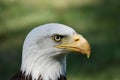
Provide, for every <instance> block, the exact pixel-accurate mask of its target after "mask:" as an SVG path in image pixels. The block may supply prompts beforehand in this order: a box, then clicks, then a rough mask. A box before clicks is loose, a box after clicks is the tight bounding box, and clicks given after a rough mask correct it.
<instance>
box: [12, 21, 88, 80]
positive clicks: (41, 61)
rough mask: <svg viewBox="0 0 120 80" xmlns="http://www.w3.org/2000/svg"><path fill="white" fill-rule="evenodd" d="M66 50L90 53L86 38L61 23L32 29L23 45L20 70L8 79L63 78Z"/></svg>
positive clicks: (62, 79)
mask: <svg viewBox="0 0 120 80" xmlns="http://www.w3.org/2000/svg"><path fill="white" fill-rule="evenodd" d="M70 51H75V52H80V53H82V54H87V57H89V56H90V46H89V43H88V42H87V40H86V39H85V38H84V37H83V36H82V35H80V34H78V33H77V32H76V31H75V30H74V29H72V28H71V27H68V26H66V25H63V24H58V23H49V24H45V25H42V26H38V27H36V28H34V29H33V30H32V31H31V32H30V33H29V34H28V35H27V37H26V39H25V41H24V44H23V51H22V63H21V68H20V70H19V71H18V72H17V73H16V74H15V75H14V76H12V77H11V78H10V80H66V55H67V54H68V52H70Z"/></svg>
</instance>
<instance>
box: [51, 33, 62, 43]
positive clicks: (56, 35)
mask: <svg viewBox="0 0 120 80" xmlns="http://www.w3.org/2000/svg"><path fill="white" fill-rule="evenodd" d="M63 37H64V36H63V35H59V34H55V35H53V36H52V38H53V40H54V41H56V42H60V41H61V40H62V38H63Z"/></svg>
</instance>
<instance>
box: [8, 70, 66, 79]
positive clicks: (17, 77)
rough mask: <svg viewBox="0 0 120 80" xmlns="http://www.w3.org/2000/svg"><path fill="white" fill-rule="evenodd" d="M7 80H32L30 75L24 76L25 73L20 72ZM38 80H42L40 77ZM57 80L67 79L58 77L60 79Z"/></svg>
mask: <svg viewBox="0 0 120 80" xmlns="http://www.w3.org/2000/svg"><path fill="white" fill-rule="evenodd" d="M9 80H32V75H28V76H25V73H22V72H21V71H19V72H17V73H16V74H15V75H14V76H12V77H11V78H10V79H9ZM38 80H43V79H42V78H41V76H40V77H39V78H38ZM57 80H67V79H66V77H65V76H62V75H60V77H59V78H58V79H57Z"/></svg>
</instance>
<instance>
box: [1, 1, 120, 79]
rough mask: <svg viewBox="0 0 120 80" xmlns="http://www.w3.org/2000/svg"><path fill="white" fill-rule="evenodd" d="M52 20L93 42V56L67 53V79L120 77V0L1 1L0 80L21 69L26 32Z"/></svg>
mask: <svg viewBox="0 0 120 80" xmlns="http://www.w3.org/2000/svg"><path fill="white" fill-rule="evenodd" d="M50 22H54V23H55V22H57V23H62V24H65V25H68V26H71V27H73V28H74V29H75V30H76V31H77V32H78V33H80V34H82V35H83V36H84V37H85V38H86V39H87V40H88V41H89V43H90V44H91V48H92V53H91V56H90V59H87V58H86V56H85V55H80V54H69V55H68V57H67V78H68V80H120V0H59V1H57V0H0V80H7V79H8V78H9V77H10V76H11V75H13V74H14V73H15V72H17V71H18V70H19V69H20V65H21V53H22V44H23V41H24V38H25V37H26V35H27V33H28V32H29V31H30V30H31V29H33V28H34V27H36V26H39V25H42V24H46V23H50Z"/></svg>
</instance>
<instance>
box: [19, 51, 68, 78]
mask: <svg viewBox="0 0 120 80" xmlns="http://www.w3.org/2000/svg"><path fill="white" fill-rule="evenodd" d="M30 50H31V49H30ZM47 51H48V50H47ZM23 52H24V51H23ZM28 52H29V53H26V54H29V56H28V55H25V56H22V65H21V71H22V72H23V73H24V74H25V76H29V75H31V76H32V80H38V79H39V78H41V79H42V80H58V79H59V78H60V77H61V76H63V77H65V76H66V54H65V53H61V54H60V53H59V52H58V53H55V54H58V55H56V56H55V55H54V57H53V55H52V56H49V55H47V53H44V52H46V51H38V50H37V52H36V51H35V52H36V53H35V52H32V53H30V51H28ZM49 52H51V50H49ZM52 53H53V54H54V52H52ZM40 54H41V55H40ZM44 54H46V55H44Z"/></svg>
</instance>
